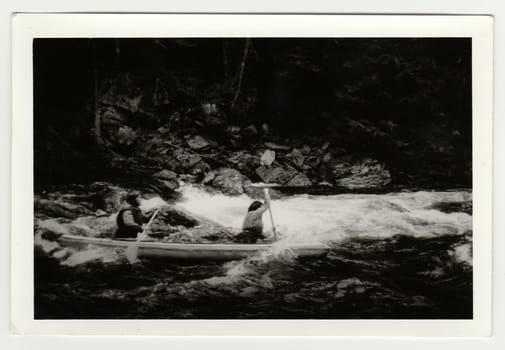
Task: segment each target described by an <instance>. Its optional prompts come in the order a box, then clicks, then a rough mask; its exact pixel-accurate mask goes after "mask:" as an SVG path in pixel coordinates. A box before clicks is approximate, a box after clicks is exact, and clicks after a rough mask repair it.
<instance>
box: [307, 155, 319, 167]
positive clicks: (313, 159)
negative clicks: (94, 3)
mask: <svg viewBox="0 0 505 350" xmlns="http://www.w3.org/2000/svg"><path fill="white" fill-rule="evenodd" d="M305 163H306V164H307V165H309V166H310V167H311V168H317V167H318V166H319V164H321V158H320V157H318V156H309V157H307V159H306V160H305Z"/></svg>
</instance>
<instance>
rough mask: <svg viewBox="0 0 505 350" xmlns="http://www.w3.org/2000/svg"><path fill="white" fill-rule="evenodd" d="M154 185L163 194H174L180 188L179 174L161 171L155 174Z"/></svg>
mask: <svg viewBox="0 0 505 350" xmlns="http://www.w3.org/2000/svg"><path fill="white" fill-rule="evenodd" d="M153 185H154V186H155V187H156V188H158V189H160V190H162V191H163V192H167V191H168V192H173V191H175V190H176V189H177V188H178V187H179V181H178V180H177V174H176V173H174V172H173V171H170V170H166V169H164V170H161V171H158V172H157V173H155V174H153Z"/></svg>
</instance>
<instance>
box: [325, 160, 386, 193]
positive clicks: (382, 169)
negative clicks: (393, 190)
mask: <svg viewBox="0 0 505 350" xmlns="http://www.w3.org/2000/svg"><path fill="white" fill-rule="evenodd" d="M332 172H333V176H334V178H335V180H334V182H335V184H336V185H338V186H342V187H346V188H381V187H384V186H386V185H388V184H389V183H390V182H391V174H390V173H389V170H387V169H386V166H385V164H384V163H380V162H378V161H377V160H374V159H369V158H366V159H362V160H360V161H358V162H355V163H352V164H351V163H341V164H336V165H335V166H334V167H333V171H332Z"/></svg>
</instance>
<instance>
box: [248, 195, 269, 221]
mask: <svg viewBox="0 0 505 350" xmlns="http://www.w3.org/2000/svg"><path fill="white" fill-rule="evenodd" d="M269 207H270V201H268V200H266V201H265V203H263V205H262V206H261V207H259V208H258V209H256V210H255V211H253V212H250V215H252V216H253V217H254V218H255V219H257V218H260V217H261V215H263V213H264V212H266V211H267V210H268V208H269Z"/></svg>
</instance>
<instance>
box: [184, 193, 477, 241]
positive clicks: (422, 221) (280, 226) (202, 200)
mask: <svg viewBox="0 0 505 350" xmlns="http://www.w3.org/2000/svg"><path fill="white" fill-rule="evenodd" d="M181 192H182V202H181V203H180V205H181V206H182V207H184V208H185V209H187V210H188V211H190V212H193V213H196V214H198V215H200V216H203V217H206V218H208V219H211V220H213V221H215V222H218V223H219V224H221V225H223V226H226V227H232V228H235V229H240V227H241V225H242V220H243V218H244V216H245V214H246V211H247V207H248V206H249V204H250V203H251V202H252V201H253V199H252V198H250V197H248V196H247V195H245V194H244V195H241V196H236V197H228V196H225V195H223V194H214V193H213V194H210V193H208V192H206V191H204V190H203V189H200V188H197V187H195V186H191V185H185V186H184V187H183V188H182V190H181ZM470 200H471V193H469V192H464V191H460V192H415V193H395V194H385V195H384V194H382V195H359V194H352V195H349V194H345V195H330V196H310V195H299V196H294V197H288V198H283V199H279V200H273V201H272V202H271V208H272V212H273V216H274V221H275V224H276V227H277V230H278V231H279V232H280V233H281V235H282V237H283V240H284V241H286V242H290V243H293V242H327V241H339V240H342V239H345V238H349V237H375V238H387V237H391V236H393V235H396V234H403V235H410V236H414V237H433V236H440V235H445V234H463V233H464V232H466V231H468V230H471V229H472V217H471V215H468V214H466V213H444V212H442V211H439V210H436V209H432V208H431V207H432V206H433V205H434V204H435V203H439V202H464V201H470ZM263 220H264V224H265V231H266V232H271V231H272V225H271V223H270V220H269V219H268V218H267V217H264V219H263Z"/></svg>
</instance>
